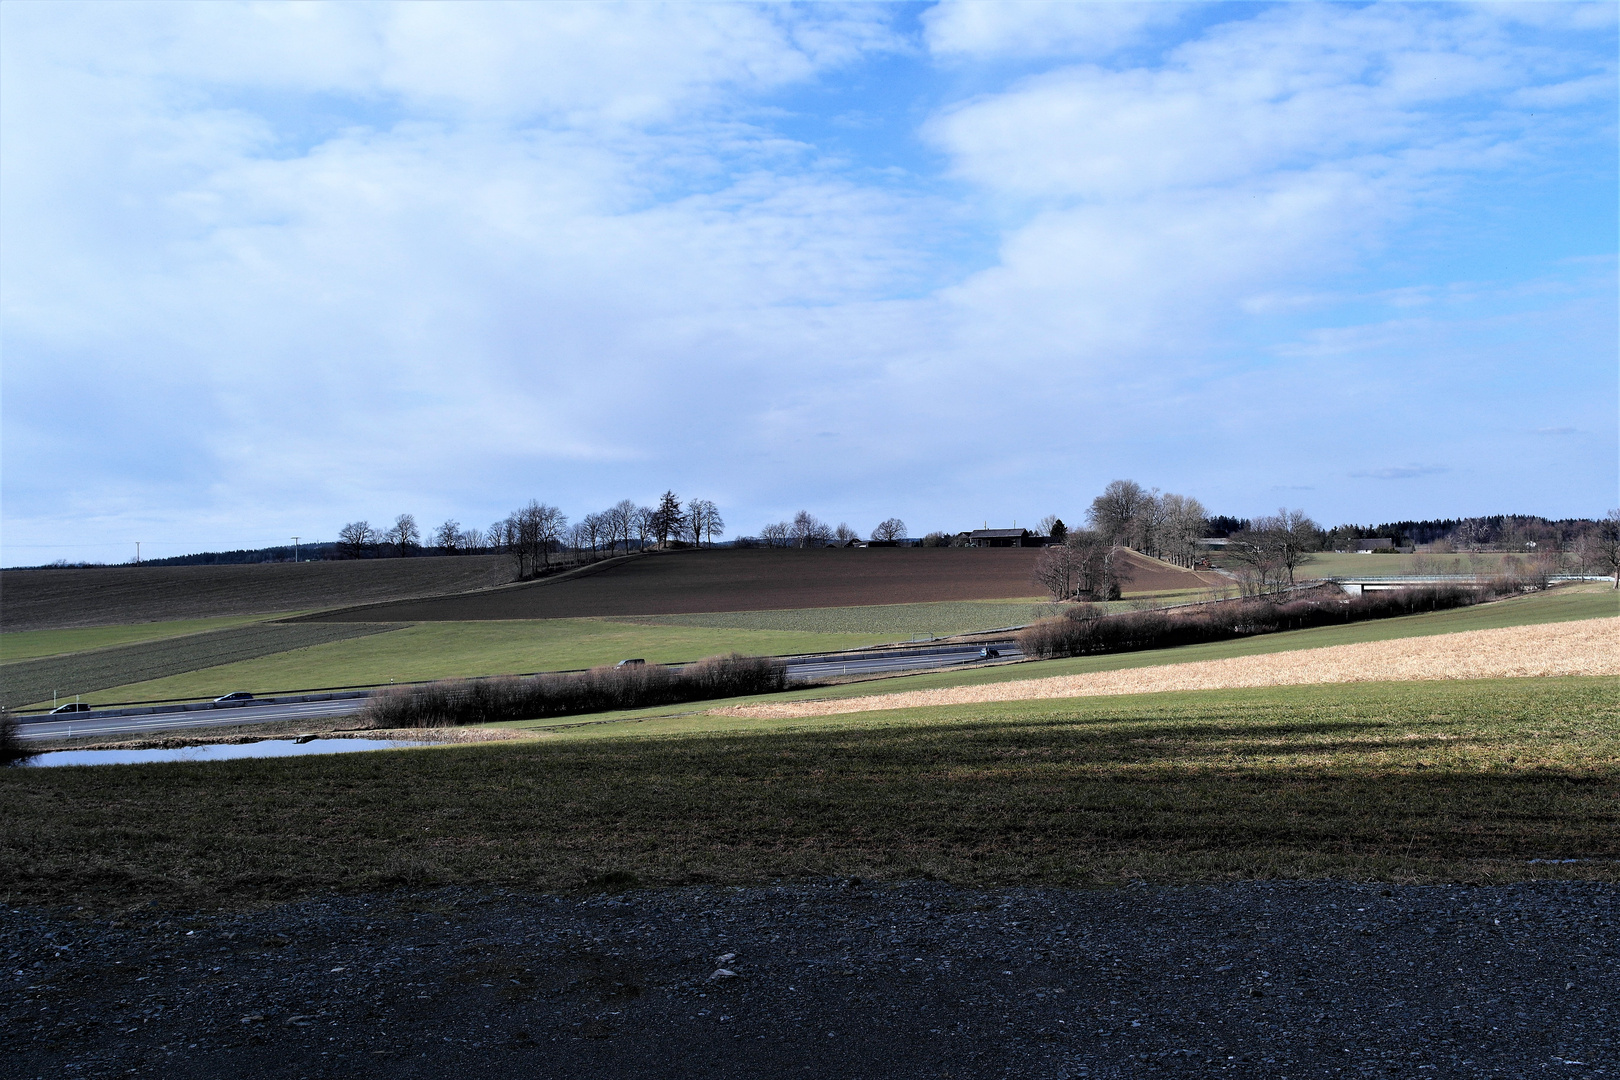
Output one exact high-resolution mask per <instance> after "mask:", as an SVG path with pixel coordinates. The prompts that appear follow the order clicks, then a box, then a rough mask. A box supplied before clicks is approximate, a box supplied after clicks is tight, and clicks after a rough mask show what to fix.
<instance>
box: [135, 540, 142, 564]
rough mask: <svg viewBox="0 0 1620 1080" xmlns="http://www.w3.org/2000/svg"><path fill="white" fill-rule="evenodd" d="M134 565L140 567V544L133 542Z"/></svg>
mask: <svg viewBox="0 0 1620 1080" xmlns="http://www.w3.org/2000/svg"><path fill="white" fill-rule="evenodd" d="M135 565H136V566H139V565H141V542H140V541H139V540H137V541H135Z"/></svg>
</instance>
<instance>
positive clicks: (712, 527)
mask: <svg viewBox="0 0 1620 1080" xmlns="http://www.w3.org/2000/svg"><path fill="white" fill-rule="evenodd" d="M725 534H726V519H725V518H723V517H721V516H720V508H719V507H718V506H716V505H714V503H712V502H710V501H709V500H707V499H704V500H703V539H704V542H705V543H707V544H708V545H709V546H710V547H714V538H715V537H717V536H724V535H725Z"/></svg>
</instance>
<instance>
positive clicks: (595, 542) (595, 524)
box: [580, 514, 607, 559]
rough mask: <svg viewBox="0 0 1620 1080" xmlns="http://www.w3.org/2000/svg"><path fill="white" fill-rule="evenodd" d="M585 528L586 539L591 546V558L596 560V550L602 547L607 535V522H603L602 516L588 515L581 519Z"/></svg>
mask: <svg viewBox="0 0 1620 1080" xmlns="http://www.w3.org/2000/svg"><path fill="white" fill-rule="evenodd" d="M580 523H581V524H583V525H584V526H585V539H586V541H587V542H589V544H590V545H591V558H593V559H594V558H596V549H597V548H598V547H599V546H600V545H601V543H602V540H603V537H604V536H605V535H606V533H607V522H605V521H603V520H602V515H601V514H586V515H585V516H584V517H582V518H580Z"/></svg>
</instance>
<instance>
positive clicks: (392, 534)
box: [383, 514, 422, 555]
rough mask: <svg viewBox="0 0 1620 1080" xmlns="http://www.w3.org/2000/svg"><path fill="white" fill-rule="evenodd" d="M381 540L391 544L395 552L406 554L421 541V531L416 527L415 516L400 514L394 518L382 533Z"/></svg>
mask: <svg viewBox="0 0 1620 1080" xmlns="http://www.w3.org/2000/svg"><path fill="white" fill-rule="evenodd" d="M383 541H384V542H385V543H387V544H389V545H391V546H392V547H393V549H394V551H395V552H396V553H398V554H400V555H408V554H409V553H410V550H411V549H412V548H414V547H416V546H418V545H419V544H420V543H421V541H422V531H421V530H420V529H418V528H417V527H416V516H415V515H414V514H401V515H399V517H397V518H395V519H394V524H393V525H392V526H390V527H389V529H388V531H387V532H385V533H384V534H383Z"/></svg>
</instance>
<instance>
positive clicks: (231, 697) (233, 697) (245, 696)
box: [214, 690, 253, 705]
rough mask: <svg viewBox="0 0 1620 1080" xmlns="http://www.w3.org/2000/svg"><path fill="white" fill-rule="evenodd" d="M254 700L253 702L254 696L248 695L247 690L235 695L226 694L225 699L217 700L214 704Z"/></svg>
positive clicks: (237, 692)
mask: <svg viewBox="0 0 1620 1080" xmlns="http://www.w3.org/2000/svg"><path fill="white" fill-rule="evenodd" d="M252 700H253V695H252V694H250V693H248V692H247V691H246V690H238V691H236V693H234V694H226V695H225V696H224V697H217V698H215V699H214V704H215V705H218V704H219V703H220V702H222V701H252Z"/></svg>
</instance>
